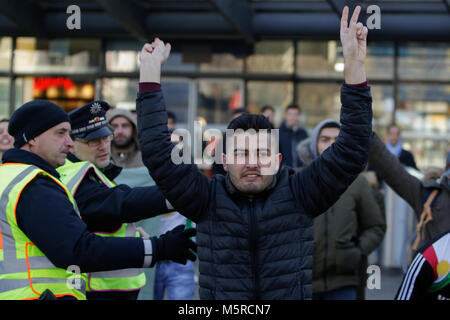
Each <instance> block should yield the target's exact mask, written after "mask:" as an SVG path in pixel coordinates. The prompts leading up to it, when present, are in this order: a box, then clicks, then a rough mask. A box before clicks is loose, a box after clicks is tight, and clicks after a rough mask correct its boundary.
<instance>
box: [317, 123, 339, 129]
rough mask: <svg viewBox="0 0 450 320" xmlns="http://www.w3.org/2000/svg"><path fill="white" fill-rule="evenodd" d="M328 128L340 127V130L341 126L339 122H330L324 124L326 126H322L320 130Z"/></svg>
mask: <svg viewBox="0 0 450 320" xmlns="http://www.w3.org/2000/svg"><path fill="white" fill-rule="evenodd" d="M326 128H338V129H339V130H340V129H341V126H340V125H339V124H337V123H336V122H328V123H326V124H324V126H323V127H322V128H320V131H322V130H323V129H326Z"/></svg>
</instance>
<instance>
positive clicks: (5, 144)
mask: <svg viewBox="0 0 450 320" xmlns="http://www.w3.org/2000/svg"><path fill="white" fill-rule="evenodd" d="M8 123H9V120H8V119H1V120H0V164H1V163H2V160H1V158H2V154H3V153H4V152H5V151H6V150H8V149H11V148H14V138H13V137H11V136H10V135H9V133H8Z"/></svg>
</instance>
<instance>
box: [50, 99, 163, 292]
mask: <svg viewBox="0 0 450 320" xmlns="http://www.w3.org/2000/svg"><path fill="white" fill-rule="evenodd" d="M109 109H110V106H109V105H108V103H106V102H104V101H93V102H91V103H88V104H86V105H84V106H82V107H80V108H78V109H76V110H74V111H72V112H70V113H69V119H70V122H71V126H72V132H71V135H72V138H73V141H74V152H73V153H71V154H69V155H68V160H67V161H66V164H65V165H64V166H62V167H59V168H58V169H57V171H58V172H59V174H60V175H61V181H62V182H63V183H64V184H65V185H66V186H67V188H68V189H69V191H70V192H71V194H72V196H74V197H75V199H76V202H77V204H78V207H79V209H80V213H81V216H82V218H83V220H84V221H85V222H86V223H87V226H88V230H90V231H91V232H95V233H96V234H98V235H100V236H108V237H139V236H140V234H139V232H137V231H136V227H135V225H134V223H132V222H135V221H138V220H141V219H144V218H149V217H152V216H155V215H158V214H162V213H167V212H169V211H171V210H169V209H168V208H167V206H166V201H165V198H164V196H163V195H162V193H161V192H159V190H158V188H157V187H156V186H151V187H140V188H130V187H128V186H126V185H116V183H115V182H114V179H115V178H116V177H117V176H118V175H119V173H120V171H121V170H122V168H120V167H118V166H116V165H114V164H113V163H112V162H111V140H112V138H113V132H112V131H111V129H110V128H109V127H108V121H107V119H106V111H108V110H109ZM149 178H150V176H149ZM145 283H146V279H145V274H144V272H143V270H142V269H127V270H116V271H110V272H107V273H105V272H93V273H89V274H88V283H87V298H88V300H110V299H111V300H116V299H126V300H134V299H137V297H138V294H139V290H140V288H142V287H143V286H144V285H145Z"/></svg>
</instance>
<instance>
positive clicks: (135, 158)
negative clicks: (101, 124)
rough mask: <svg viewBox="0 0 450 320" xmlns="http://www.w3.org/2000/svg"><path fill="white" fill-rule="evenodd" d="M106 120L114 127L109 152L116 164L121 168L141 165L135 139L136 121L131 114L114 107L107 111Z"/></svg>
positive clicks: (140, 157)
mask: <svg viewBox="0 0 450 320" xmlns="http://www.w3.org/2000/svg"><path fill="white" fill-rule="evenodd" d="M108 122H109V124H110V125H111V126H112V128H113V129H114V139H113V141H112V143H111V153H112V157H113V159H114V162H115V164H116V165H118V166H120V167H122V168H137V167H143V166H144V164H143V163H142V156H141V151H140V150H139V145H138V141H137V136H136V135H137V123H136V120H135V118H134V116H133V114H132V113H131V112H130V111H128V110H125V109H119V108H115V109H112V110H111V111H110V112H109V113H108Z"/></svg>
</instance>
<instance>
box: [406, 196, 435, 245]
mask: <svg viewBox="0 0 450 320" xmlns="http://www.w3.org/2000/svg"><path fill="white" fill-rule="evenodd" d="M438 193H439V189H435V190H433V192H431V194H430V195H429V196H428V199H427V201H425V204H424V205H423V211H422V213H421V215H420V220H419V223H418V224H417V237H416V240H415V241H414V243H413V245H412V248H413V249H414V250H417V248H418V246H419V243H420V241H421V240H422V239H423V232H424V229H425V225H426V224H427V223H428V222H430V221H432V220H433V214H432V212H431V203H432V202H433V200H434V198H436V196H437V194H438Z"/></svg>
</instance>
